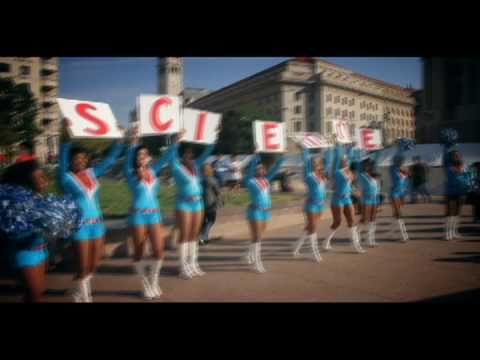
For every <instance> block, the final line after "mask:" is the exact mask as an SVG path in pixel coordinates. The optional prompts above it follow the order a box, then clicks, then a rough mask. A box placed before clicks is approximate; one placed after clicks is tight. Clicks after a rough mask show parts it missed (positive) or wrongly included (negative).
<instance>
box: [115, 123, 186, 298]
mask: <svg viewBox="0 0 480 360" xmlns="http://www.w3.org/2000/svg"><path fill="white" fill-rule="evenodd" d="M182 134H183V133H180V135H179V137H180V136H182ZM178 140H179V138H177V139H176V141H175V143H174V144H173V145H171V146H170V149H168V150H167V151H166V152H165V154H164V155H163V156H162V157H161V158H160V160H158V161H157V162H156V163H154V164H151V162H152V158H151V156H150V153H149V151H148V149H147V148H146V146H144V145H140V144H139V139H138V129H137V128H134V130H133V133H132V139H131V145H130V146H129V148H128V150H127V159H126V161H125V165H124V171H125V176H126V178H127V182H128V185H129V187H130V189H131V191H132V193H133V204H132V207H131V209H130V214H129V216H128V224H129V231H130V234H131V237H132V238H133V242H134V256H133V267H134V269H135V272H136V273H137V275H138V276H139V277H140V281H141V284H142V288H143V298H144V299H145V300H152V299H154V298H159V297H160V296H161V295H162V290H161V288H160V285H159V284H158V279H159V274H160V270H161V268H162V263H163V257H164V253H163V251H164V247H165V242H164V241H165V238H164V234H165V229H164V227H163V224H162V214H161V211H160V205H159V203H158V193H159V191H160V179H159V175H160V172H161V171H162V169H163V168H164V166H165V165H167V164H168V163H169V162H170V161H171V158H172V156H173V153H174V152H175V151H177V149H176V148H177V147H178V145H177V144H178ZM147 241H150V243H151V249H152V250H153V254H152V255H153V259H152V260H145V259H143V258H144V250H145V243H146V242H147ZM148 267H150V273H149V274H148V275H147V272H148V270H147V268H148Z"/></svg>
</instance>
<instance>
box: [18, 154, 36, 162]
mask: <svg viewBox="0 0 480 360" xmlns="http://www.w3.org/2000/svg"><path fill="white" fill-rule="evenodd" d="M36 159H37V158H36V157H35V156H34V155H28V154H22V155H19V156H18V157H17V159H16V160H15V161H16V162H22V161H30V160H36Z"/></svg>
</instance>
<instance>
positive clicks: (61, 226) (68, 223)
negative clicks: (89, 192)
mask: <svg viewBox="0 0 480 360" xmlns="http://www.w3.org/2000/svg"><path fill="white" fill-rule="evenodd" d="M80 221H81V212H80V209H78V207H77V206H76V205H75V202H74V201H73V199H72V198H70V197H58V196H53V195H47V196H40V195H38V194H35V193H33V192H32V191H31V190H28V189H25V188H23V187H21V186H13V185H9V184H2V185H0V230H1V231H3V232H4V233H5V234H6V235H7V236H15V235H18V234H21V233H26V232H40V233H41V234H42V235H43V236H45V237H46V238H68V237H70V236H71V235H72V234H73V233H74V232H75V231H77V230H78V228H79V226H80Z"/></svg>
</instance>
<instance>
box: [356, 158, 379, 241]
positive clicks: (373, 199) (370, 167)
mask: <svg viewBox="0 0 480 360" xmlns="http://www.w3.org/2000/svg"><path fill="white" fill-rule="evenodd" d="M376 178H377V174H376V173H375V162H374V160H372V159H370V158H367V159H365V160H363V161H362V162H361V164H360V168H359V177H358V182H359V184H360V188H361V192H362V198H361V203H362V218H361V221H360V223H361V224H362V225H363V226H367V224H368V231H367V234H368V235H367V240H366V243H367V245H368V246H369V247H374V246H376V245H377V243H376V242H375V231H376V222H375V220H376V215H377V207H378V197H379V190H380V186H379V183H378V181H377V179H376ZM360 237H361V235H360Z"/></svg>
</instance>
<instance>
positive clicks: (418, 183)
mask: <svg viewBox="0 0 480 360" xmlns="http://www.w3.org/2000/svg"><path fill="white" fill-rule="evenodd" d="M414 161H415V164H414V165H413V166H412V170H411V173H412V192H411V197H412V203H416V202H417V194H420V195H421V196H422V198H423V202H427V201H428V202H431V196H430V193H429V192H428V190H427V186H426V184H427V175H428V166H427V164H425V163H424V162H423V161H421V158H420V156H415V157H414Z"/></svg>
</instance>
